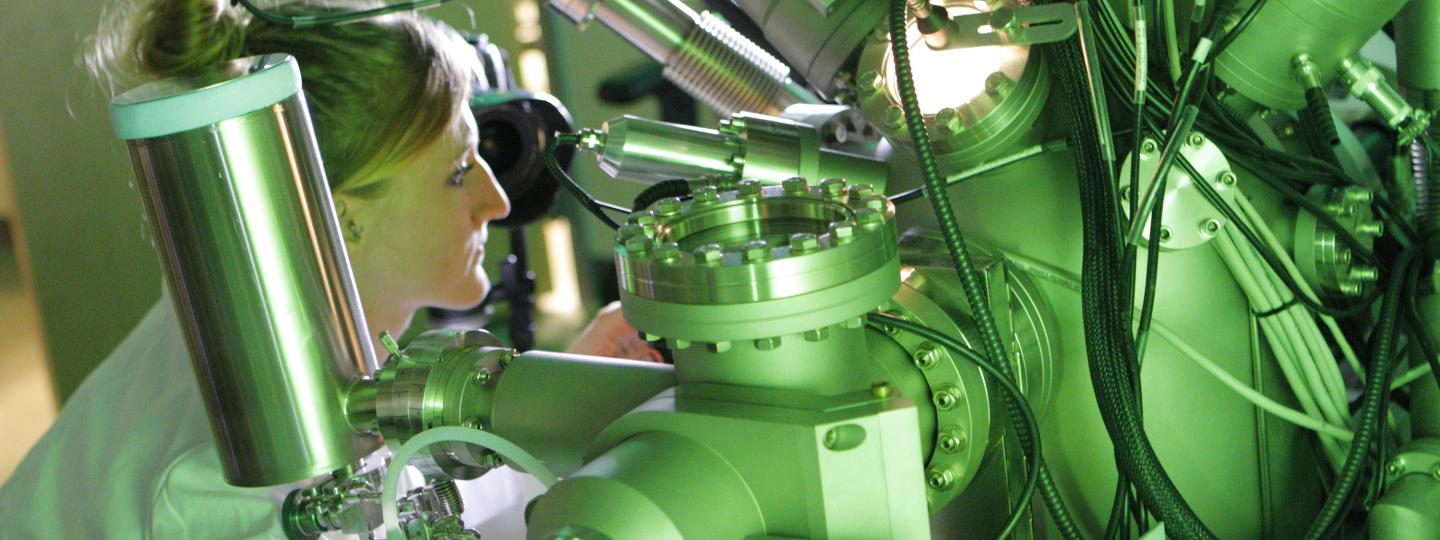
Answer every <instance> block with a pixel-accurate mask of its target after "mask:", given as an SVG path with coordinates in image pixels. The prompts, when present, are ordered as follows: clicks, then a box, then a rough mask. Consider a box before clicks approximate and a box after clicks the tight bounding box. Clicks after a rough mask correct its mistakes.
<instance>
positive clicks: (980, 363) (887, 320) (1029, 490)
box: [866, 313, 1058, 538]
mask: <svg viewBox="0 0 1440 540" xmlns="http://www.w3.org/2000/svg"><path fill="white" fill-rule="evenodd" d="M867 319H868V320H867V321H866V323H867V324H868V325H870V326H871V327H872V328H875V329H877V330H880V331H882V332H883V331H885V327H886V326H892V327H895V328H899V329H901V330H904V331H906V332H909V333H912V334H915V335H917V336H919V337H921V338H923V339H926V340H929V341H931V342H934V343H939V344H940V345H942V346H944V347H945V348H946V349H949V350H950V351H951V352H953V353H955V354H956V355H958V356H960V357H962V358H965V359H966V360H968V361H970V362H971V363H973V364H975V365H976V367H979V368H980V370H981V371H984V372H985V374H986V375H989V376H990V380H992V381H995V382H996V383H999V384H1000V387H1001V389H1002V390H1004V391H1005V393H1004V394H1003V400H1004V401H1005V402H1006V404H1007V406H1006V411H1007V413H1008V414H1009V415H1010V423H1011V427H1012V428H1013V429H1014V430H1015V432H1016V435H1017V436H1018V435H1019V434H1020V433H1026V434H1027V435H1026V436H1027V437H1028V438H1029V439H1030V440H1031V442H1032V444H1031V445H1030V447H1028V448H1026V449H1025V460H1026V467H1025V468H1026V474H1025V487H1024V488H1023V489H1022V490H1021V491H1020V496H1019V498H1017V499H1016V501H1015V510H1014V512H1013V513H1012V514H1011V515H1010V519H1008V520H1006V523H1005V528H1004V529H1002V530H1001V532H1000V535H999V538H1006V537H1009V536H1010V534H1011V533H1012V532H1014V530H1015V528H1016V527H1017V526H1018V525H1019V523H1020V520H1021V519H1022V518H1023V517H1024V516H1025V513H1026V512H1027V510H1028V509H1029V507H1030V499H1031V498H1032V496H1033V495H1034V493H1035V489H1036V487H1037V486H1040V485H1041V484H1040V477H1041V469H1042V468H1043V463H1044V458H1043V457H1042V454H1041V452H1040V424H1039V423H1038V422H1037V421H1036V420H1035V412H1034V411H1033V410H1031V409H1030V405H1029V402H1027V401H1026V400H1025V394H1024V393H1022V392H1021V391H1020V388H1019V387H1018V386H1016V385H1015V382H1014V380H1013V378H1012V377H1011V375H1009V373H1008V370H1004V371H1002V370H1001V369H1000V368H998V367H996V364H993V363H991V362H990V361H989V360H988V359H986V358H985V357H984V355H981V354H980V353H978V352H976V351H975V350H974V349H971V348H969V347H966V346H965V345H964V344H961V343H960V342H959V341H957V340H955V338H952V337H950V336H947V335H945V334H943V333H941V332H939V331H936V330H935V329H932V328H930V327H928V326H925V325H922V324H918V323H913V322H910V321H907V320H905V319H901V318H899V317H894V316H890V315H885V314H882V313H870V314H868V315H867ZM1012 405H1013V406H1012ZM1050 488H1051V489H1053V488H1054V486H1053V485H1052V486H1051V487H1050ZM1042 489H1044V488H1042ZM1057 496H1058V495H1057Z"/></svg>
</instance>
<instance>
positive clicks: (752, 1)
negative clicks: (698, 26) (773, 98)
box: [734, 0, 889, 96]
mask: <svg viewBox="0 0 1440 540" xmlns="http://www.w3.org/2000/svg"><path fill="white" fill-rule="evenodd" d="M734 1H735V4H736V5H738V6H740V9H742V10H744V11H745V13H746V14H747V15H749V16H750V18H751V19H753V20H754V21H755V23H756V24H758V25H760V28H761V29H763V30H764V32H765V39H766V40H767V41H769V42H770V43H771V44H772V45H774V46H775V49H776V50H777V51H779V52H780V55H781V56H784V57H785V59H786V60H788V61H789V62H790V65H792V66H795V70H796V71H799V72H800V73H801V74H803V75H804V76H805V80H807V81H810V84H811V85H812V86H814V87H815V88H817V89H819V90H820V91H821V92H823V93H825V94H827V95H832V96H833V95H834V92H835V90H836V89H837V86H838V82H839V81H838V80H837V78H836V75H837V74H838V73H839V72H840V68H841V67H843V66H844V65H845V62H846V61H847V60H849V59H851V58H852V57H853V55H854V54H855V51H856V50H858V49H859V48H860V46H861V45H863V44H864V41H865V38H866V36H869V35H870V34H871V33H872V32H875V30H876V29H877V28H881V27H882V26H883V25H884V23H885V14H886V13H887V11H886V9H887V6H888V5H889V3H888V2H875V1H870V0H835V1H830V2H823V3H817V2H796V1H794V0H734ZM822 4H823V5H824V6H825V7H823V8H822V7H820V5H822Z"/></svg>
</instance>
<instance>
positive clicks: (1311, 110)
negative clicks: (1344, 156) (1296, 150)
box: [1300, 87, 1340, 167]
mask: <svg viewBox="0 0 1440 540" xmlns="http://www.w3.org/2000/svg"><path fill="white" fill-rule="evenodd" d="M1300 133H1302V134H1303V135H1304V136H1305V145H1306V146H1308V147H1309V148H1310V153H1311V154H1314V155H1315V157H1317V158H1320V159H1323V160H1325V161H1326V162H1327V163H1329V164H1331V165H1334V166H1336V167H1339V166H1340V159H1339V158H1338V157H1336V155H1335V145H1337V144H1340V135H1338V134H1337V133H1336V132H1335V120H1334V119H1333V118H1332V117H1331V115H1330V98H1328V97H1326V96H1325V90H1324V89H1323V88H1320V87H1314V88H1306V89H1305V108H1304V109H1303V110H1301V111H1300Z"/></svg>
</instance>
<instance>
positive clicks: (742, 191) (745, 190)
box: [736, 179, 764, 199]
mask: <svg viewBox="0 0 1440 540" xmlns="http://www.w3.org/2000/svg"><path fill="white" fill-rule="evenodd" d="M736 191H737V194H738V195H739V196H740V197H743V198H746V199H753V198H756V197H759V196H760V195H761V193H762V192H763V191H764V189H763V187H762V186H761V185H760V181H759V180H754V179H750V180H741V181H740V184H739V185H738V186H736Z"/></svg>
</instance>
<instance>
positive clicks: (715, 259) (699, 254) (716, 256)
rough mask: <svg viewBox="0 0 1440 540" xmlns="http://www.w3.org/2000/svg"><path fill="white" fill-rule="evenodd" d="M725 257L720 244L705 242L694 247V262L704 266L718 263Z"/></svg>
mask: <svg viewBox="0 0 1440 540" xmlns="http://www.w3.org/2000/svg"><path fill="white" fill-rule="evenodd" d="M724 258H725V251H724V250H723V249H722V248H721V247H720V244H705V245H703V246H700V247H698V248H695V262H696V263H698V264H703V265H706V266H714V265H718V264H720V262H721V261H722V260H724Z"/></svg>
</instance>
